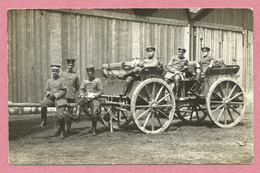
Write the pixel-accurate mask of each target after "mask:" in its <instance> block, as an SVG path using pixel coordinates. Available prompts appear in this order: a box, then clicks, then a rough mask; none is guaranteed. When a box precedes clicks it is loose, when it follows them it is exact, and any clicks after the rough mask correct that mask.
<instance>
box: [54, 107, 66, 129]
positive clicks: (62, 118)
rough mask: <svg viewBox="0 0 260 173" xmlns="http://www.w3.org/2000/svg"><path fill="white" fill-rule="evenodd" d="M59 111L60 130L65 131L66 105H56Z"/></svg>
mask: <svg viewBox="0 0 260 173" xmlns="http://www.w3.org/2000/svg"><path fill="white" fill-rule="evenodd" d="M56 109H57V111H58V122H59V127H60V131H61V132H64V131H65V115H64V114H65V113H64V111H65V109H66V106H60V107H56Z"/></svg>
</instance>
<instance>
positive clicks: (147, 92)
mask: <svg viewBox="0 0 260 173" xmlns="http://www.w3.org/2000/svg"><path fill="white" fill-rule="evenodd" d="M145 90H146V95H147V97H148V99H149V100H150V101H151V97H150V94H149V91H148V89H147V85H145Z"/></svg>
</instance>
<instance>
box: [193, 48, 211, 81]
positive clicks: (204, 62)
mask: <svg viewBox="0 0 260 173" xmlns="http://www.w3.org/2000/svg"><path fill="white" fill-rule="evenodd" d="M209 51H210V48H209V47H206V46H205V47H202V48H201V52H202V58H201V59H200V61H199V62H198V63H196V81H197V82H198V83H200V80H201V74H203V73H205V71H206V70H207V68H212V66H213V64H214V61H215V60H214V58H213V57H212V56H211V55H209Z"/></svg>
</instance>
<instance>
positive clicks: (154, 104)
mask: <svg viewBox="0 0 260 173" xmlns="http://www.w3.org/2000/svg"><path fill="white" fill-rule="evenodd" d="M149 106H150V109H153V110H154V109H155V107H157V106H158V103H157V101H152V102H151V103H150V105H149Z"/></svg>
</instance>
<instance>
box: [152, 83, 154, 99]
mask: <svg viewBox="0 0 260 173" xmlns="http://www.w3.org/2000/svg"><path fill="white" fill-rule="evenodd" d="M152 98H153V99H155V82H154V83H153V95H152Z"/></svg>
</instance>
